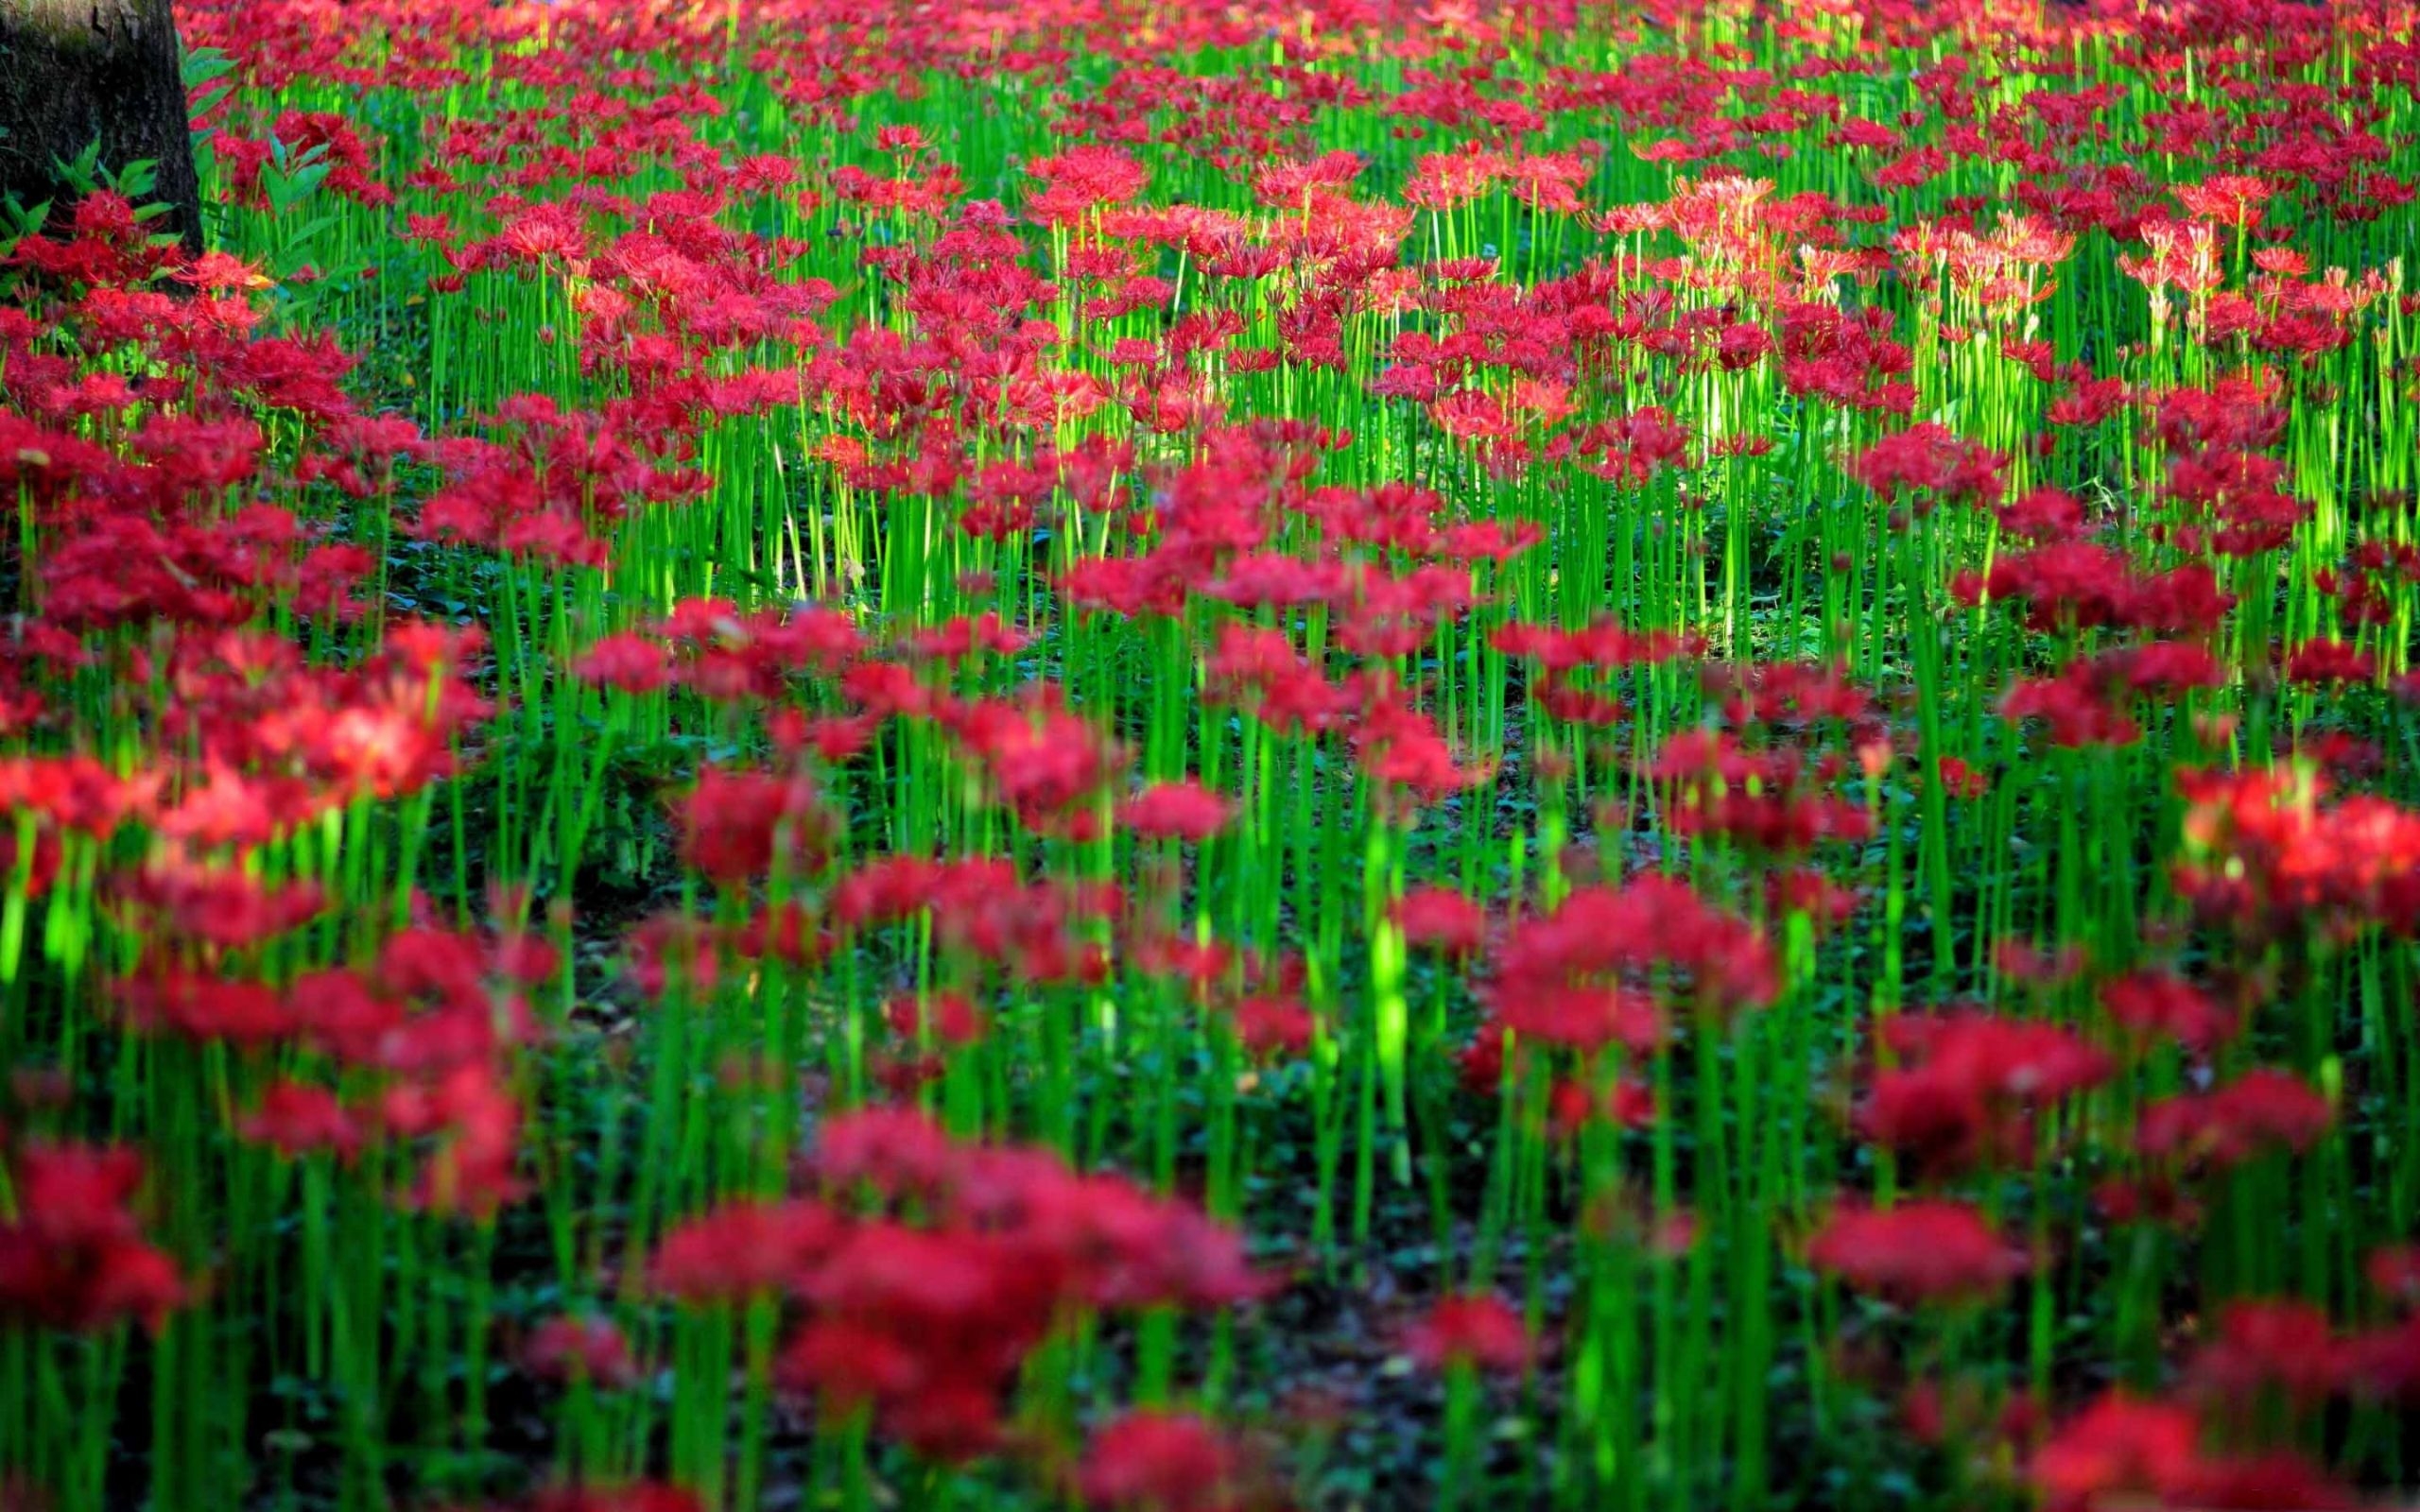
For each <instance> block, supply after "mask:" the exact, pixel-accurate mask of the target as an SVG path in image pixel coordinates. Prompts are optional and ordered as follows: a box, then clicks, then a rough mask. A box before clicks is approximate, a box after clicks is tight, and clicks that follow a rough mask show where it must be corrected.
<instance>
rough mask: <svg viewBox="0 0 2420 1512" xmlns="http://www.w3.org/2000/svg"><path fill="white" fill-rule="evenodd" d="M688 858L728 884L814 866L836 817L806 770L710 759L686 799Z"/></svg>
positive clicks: (690, 863) (685, 855) (682, 819)
mask: <svg viewBox="0 0 2420 1512" xmlns="http://www.w3.org/2000/svg"><path fill="white" fill-rule="evenodd" d="M680 823H681V832H682V833H681V859H682V861H683V863H684V864H686V865H687V866H689V867H691V868H695V869H696V870H697V871H698V872H699V873H700V875H702V876H705V877H707V878H709V879H711V880H712V881H714V882H715V883H717V884H718V885H722V886H726V887H729V886H736V885H741V884H744V883H746V882H748V881H749V880H751V879H752V878H756V877H762V876H765V875H766V874H768V873H769V872H770V871H772V870H774V869H776V868H780V869H783V870H786V871H796V870H802V869H804V868H809V867H812V866H813V865H814V864H815V863H816V861H817V860H818V859H820V857H821V855H822V853H823V852H824V851H825V849H826V847H827V846H828V844H829V843H830V835H831V828H832V820H831V817H830V816H829V815H827V814H826V813H825V812H824V810H823V807H822V804H821V800H820V799H819V798H818V796H817V793H816V790H815V786H814V784H813V783H812V782H809V781H807V779H806V778H805V776H804V774H791V775H787V776H786V775H783V774H781V773H777V772H737V771H725V770H721V769H718V768H714V767H709V768H707V769H706V770H704V771H702V772H700V773H699V775H698V784H697V786H696V787H695V788H693V789H691V790H690V793H689V795H688V797H687V798H685V799H683V800H682V803H681V807H680Z"/></svg>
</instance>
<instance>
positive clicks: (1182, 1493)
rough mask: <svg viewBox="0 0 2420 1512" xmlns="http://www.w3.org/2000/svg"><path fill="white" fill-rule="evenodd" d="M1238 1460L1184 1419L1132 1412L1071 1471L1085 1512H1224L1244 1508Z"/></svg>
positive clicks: (1212, 1432) (1207, 1431)
mask: <svg viewBox="0 0 2420 1512" xmlns="http://www.w3.org/2000/svg"><path fill="white" fill-rule="evenodd" d="M1244 1479H1245V1464H1244V1457H1243V1455H1242V1453H1241V1452H1239V1451H1238V1450H1237V1449H1236V1446H1235V1445H1234V1444H1233V1443H1231V1442H1229V1441H1228V1439H1227V1438H1226V1437H1225V1435H1222V1434H1220V1433H1219V1430H1218V1429H1217V1428H1216V1427H1214V1426H1212V1425H1211V1424H1210V1423H1209V1422H1207V1421H1205V1420H1204V1419H1202V1418H1201V1417H1194V1416H1192V1415H1190V1414H1186V1413H1174V1412H1131V1413H1128V1414H1126V1415H1125V1416H1123V1417H1118V1418H1117V1419H1115V1421H1113V1422H1111V1423H1109V1424H1108V1425H1107V1426H1105V1427H1103V1428H1101V1429H1099V1430H1098V1431H1097V1432H1096V1433H1095V1434H1094V1435H1093V1438H1092V1442H1091V1444H1089V1445H1088V1446H1087V1447H1086V1449H1085V1452H1084V1458H1083V1463H1082V1464H1081V1465H1080V1466H1079V1467H1078V1469H1077V1470H1076V1490H1077V1494H1078V1495H1080V1497H1082V1498H1083V1500H1084V1502H1085V1503H1087V1504H1088V1505H1092V1506H1099V1507H1116V1508H1126V1509H1132V1512H1227V1509H1231V1508H1236V1507H1240V1506H1242V1505H1244V1504H1245V1500H1244V1496H1243V1482H1244Z"/></svg>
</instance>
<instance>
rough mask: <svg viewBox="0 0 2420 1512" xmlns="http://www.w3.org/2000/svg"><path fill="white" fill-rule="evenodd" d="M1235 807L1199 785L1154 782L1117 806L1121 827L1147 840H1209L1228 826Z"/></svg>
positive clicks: (1196, 783)
mask: <svg viewBox="0 0 2420 1512" xmlns="http://www.w3.org/2000/svg"><path fill="white" fill-rule="evenodd" d="M1235 816H1236V806H1235V804H1233V803H1231V802H1229V801H1228V800H1227V799H1223V798H1220V797H1219V795H1218V794H1216V793H1213V792H1211V791H1210V790H1209V789H1208V788H1205V787H1203V786H1201V784H1200V783H1198V782H1156V783H1153V784H1152V785H1151V786H1150V787H1147V788H1145V789H1144V790H1143V791H1142V792H1140V793H1138V794H1136V795H1135V796H1134V797H1132V798H1131V799H1127V800H1126V801H1125V802H1124V803H1122V804H1120V805H1118V809H1117V819H1118V822H1119V823H1120V824H1123V825H1125V826H1126V828H1127V829H1129V830H1131V831H1132V832H1133V833H1136V834H1138V835H1141V836H1143V837H1144V838H1146V839H1167V840H1190V841H1194V842H1197V843H1198V842H1200V841H1202V840H1206V839H1208V838H1209V837H1210V836H1212V835H1214V834H1216V833H1219V831H1220V830H1223V829H1225V828H1226V827H1227V825H1228V824H1229V822H1231V821H1232V820H1233V819H1234V818H1235Z"/></svg>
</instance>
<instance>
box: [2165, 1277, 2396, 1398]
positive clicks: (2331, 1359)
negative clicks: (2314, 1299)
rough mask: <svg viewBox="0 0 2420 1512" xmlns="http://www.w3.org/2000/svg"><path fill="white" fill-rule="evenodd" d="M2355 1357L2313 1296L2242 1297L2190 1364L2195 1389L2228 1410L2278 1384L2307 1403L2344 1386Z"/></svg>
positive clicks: (2230, 1304)
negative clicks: (2298, 1298)
mask: <svg viewBox="0 0 2420 1512" xmlns="http://www.w3.org/2000/svg"><path fill="white" fill-rule="evenodd" d="M2353 1363H2354V1357H2353V1355H2352V1353H2351V1351H2350V1350H2349V1349H2347V1347H2346V1345H2345V1343H2344V1341H2342V1340H2341V1339H2340V1338H2339V1337H2338V1336H2337V1333H2336V1330H2335V1326H2334V1325H2333V1324H2331V1323H2330V1322H2329V1321H2328V1318H2327V1314H2326V1313H2325V1312H2324V1311H2322V1310H2321V1309H2320V1308H2318V1307H2316V1306H2314V1305H2312V1304H2311V1303H2308V1302H2303V1301H2296V1300H2289V1299H2282V1298H2280V1299H2258V1300H2256V1299H2251V1298H2245V1297H2237V1298H2235V1299H2233V1300H2230V1301H2229V1302H2228V1303H2227V1304H2226V1306H2225V1307H2224V1308H2222V1309H2221V1311H2220V1313H2219V1317H2218V1330H2217V1333H2216V1335H2215V1336H2214V1337H2212V1338H2211V1339H2209V1340H2208V1341H2207V1342H2205V1343H2204V1344H2203V1346H2202V1347H2201V1348H2200V1349H2197V1350H2196V1351H2195V1352H2194V1354H2193V1357H2192V1360H2191V1361H2190V1363H2189V1364H2188V1365H2187V1367H2186V1377H2187V1382H2188V1383H2189V1384H2190V1385H2191V1387H2192V1389H2193V1390H2195V1391H2196V1392H2198V1393H2200V1394H2201V1395H2202V1396H2203V1398H2204V1400H2206V1401H2207V1402H2209V1403H2210V1404H2211V1407H2212V1409H2213V1410H2223V1409H2224V1408H2225V1407H2226V1406H2227V1405H2228V1404H2229V1403H2238V1404H2239V1403H2244V1402H2246V1401H2248V1400H2251V1399H2253V1398H2254V1397H2256V1395H2257V1394H2258V1393H2260V1392H2262V1391H2264V1390H2267V1389H2270V1388H2275V1389H2277V1390H2279V1391H2282V1392H2283V1393H2285V1395H2286V1396H2287V1397H2288V1398H2290V1400H2293V1401H2295V1402H2296V1403H2298V1404H2301V1405H2306V1406H2308V1405H2311V1404H2314V1403H2317V1402H2319V1401H2322V1400H2325V1399H2326V1398H2328V1397H2330V1396H2333V1395H2334V1394H2336V1393H2337V1392H2339V1391H2341V1390H2342V1389H2343V1388H2344V1386H2345V1385H2346V1384H2347V1383H2348V1380H2349V1378H2350V1367H2351V1366H2352V1365H2353Z"/></svg>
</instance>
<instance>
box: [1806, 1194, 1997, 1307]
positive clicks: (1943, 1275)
mask: <svg viewBox="0 0 2420 1512" xmlns="http://www.w3.org/2000/svg"><path fill="white" fill-rule="evenodd" d="M1806 1258H1807V1261H1808V1263H1810V1264H1812V1265H1813V1266H1814V1267H1815V1268H1816V1269H1817V1270H1820V1271H1824V1272H1827V1273H1829V1274H1831V1275H1835V1276H1838V1277H1840V1278H1841V1280H1844V1281H1846V1282H1847V1283H1848V1284H1849V1285H1851V1286H1854V1287H1856V1288H1858V1290H1860V1291H1869V1292H1875V1293H1877V1294H1879V1295H1881V1296H1884V1297H1891V1298H1893V1299H1894V1300H1897V1301H1901V1302H1909V1303H1921V1302H1929V1301H1943V1300H1946V1301H1975V1300H1981V1299H1985V1298H1988V1297H1993V1296H1995V1295H1997V1293H1998V1292H1999V1291H2000V1290H2001V1288H2003V1287H2005V1286H2006V1285H2007V1284H2008V1283H2009V1282H2010V1281H2011V1280H2014V1279H2015V1278H2016V1277H2018V1276H2021V1275H2023V1274H2024V1273H2025V1271H2026V1269H2027V1268H2028V1264H2027V1261H2026V1258H2025V1255H2024V1253H2023V1252H2022V1251H2020V1250H2018V1249H2016V1248H2014V1246H2011V1245H2010V1244H2009V1243H2008V1242H2007V1241H2006V1240H2005V1239H2002V1238H2001V1237H2000V1236H1999V1234H1998V1233H1997V1232H1995V1231H1994V1230H1993V1229H1992V1227H1991V1225H1990V1224H1988V1223H1986V1222H1984V1221H1983V1215H1982V1214H1981V1213H1980V1212H1979V1211H1976V1210H1975V1209H1974V1208H1971V1207H1969V1206H1967V1205H1965V1204H1964V1203H1959V1202H1946V1201H1917V1202H1906V1203H1902V1204H1900V1205H1899V1206H1898V1207H1895V1208H1891V1209H1888V1210H1877V1209H1872V1208H1860V1207H1843V1208H1841V1209H1840V1210H1839V1211H1835V1212H1834V1213H1833V1214H1832V1216H1831V1219H1830V1221H1829V1222H1827V1223H1825V1224H1824V1228H1823V1230H1822V1231H1821V1232H1820V1233H1818V1234H1817V1235H1816V1236H1815V1238H1814V1240H1813V1242H1812V1243H1811V1244H1809V1245H1808V1246H1807V1250H1806Z"/></svg>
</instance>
